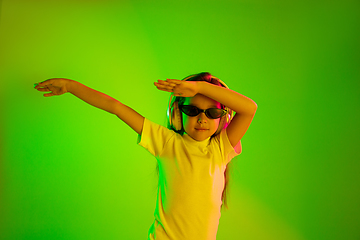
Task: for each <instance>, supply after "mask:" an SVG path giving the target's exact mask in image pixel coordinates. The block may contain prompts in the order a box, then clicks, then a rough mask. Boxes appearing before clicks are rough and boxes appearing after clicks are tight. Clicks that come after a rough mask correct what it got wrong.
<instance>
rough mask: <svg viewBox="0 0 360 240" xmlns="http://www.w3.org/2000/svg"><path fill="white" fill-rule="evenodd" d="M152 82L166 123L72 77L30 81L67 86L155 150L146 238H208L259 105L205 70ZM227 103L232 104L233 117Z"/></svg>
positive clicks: (50, 87)
mask: <svg viewBox="0 0 360 240" xmlns="http://www.w3.org/2000/svg"><path fill="white" fill-rule="evenodd" d="M154 84H155V86H156V87H157V89H159V90H161V91H167V92H171V93H172V96H171V98H170V102H169V109H168V115H169V116H168V117H169V118H168V120H169V124H168V128H165V127H163V126H160V125H158V124H156V123H153V122H151V121H150V120H148V119H147V118H144V117H143V116H141V115H140V114H139V113H137V112H136V111H134V110H133V109H131V108H129V107H128V106H126V105H124V104H122V103H121V102H119V101H117V100H115V99H114V98H111V97H109V96H107V95H105V94H103V93H100V92H98V91H96V90H93V89H91V88H88V87H86V86H84V85H82V84H80V83H78V82H76V81H73V80H69V79H62V78H54V79H49V80H46V81H44V82H41V83H39V84H38V85H37V86H36V87H35V88H36V89H37V90H38V91H45V92H50V93H46V94H44V96H45V97H50V96H54V95H61V94H63V93H66V92H70V93H72V94H73V95H75V96H77V97H78V98H80V99H82V100H84V101H85V102H87V103H89V104H91V105H93V106H95V107H98V108H101V109H103V110H105V111H108V112H110V113H112V114H115V115H117V116H118V117H119V118H120V119H121V120H123V121H124V122H125V123H126V124H128V125H129V126H130V127H131V128H132V129H134V130H135V131H136V132H137V133H138V135H139V140H138V143H139V144H140V145H141V146H143V147H144V148H146V149H147V150H148V151H149V152H150V153H151V154H152V155H154V156H155V157H156V159H157V162H158V170H159V184H158V194H157V203H156V209H155V213H154V216H155V220H154V223H153V224H152V226H151V228H150V230H149V235H148V239H160V240H170V239H172V240H214V239H216V233H217V229H218V225H219V219H220V208H221V205H222V200H225V199H223V197H224V194H223V193H225V191H224V186H225V183H226V177H225V174H224V173H225V172H226V167H227V164H228V163H229V162H230V160H231V159H232V158H233V157H234V156H236V155H238V154H240V152H241V143H240V139H241V138H242V137H243V136H244V134H245V132H246V131H247V129H248V127H249V125H250V123H251V121H252V119H253V117H254V115H255V112H256V109H257V105H256V103H255V102H254V101H253V100H251V99H249V98H247V97H245V96H243V95H241V94H239V93H237V92H235V91H232V90H230V89H228V88H227V86H226V85H225V83H224V82H222V81H221V80H219V79H218V78H216V77H214V76H212V75H211V74H210V73H206V72H205V73H200V74H196V75H191V76H189V77H187V78H185V79H184V80H182V81H181V80H175V79H167V80H166V81H162V80H158V82H155V83H154ZM232 111H235V112H236V114H235V115H234V116H233V117H232Z"/></svg>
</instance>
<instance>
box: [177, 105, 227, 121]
mask: <svg viewBox="0 0 360 240" xmlns="http://www.w3.org/2000/svg"><path fill="white" fill-rule="evenodd" d="M184 106H185V107H193V108H196V109H197V114H196V115H193V116H192V115H188V114H187V113H185V112H184V111H183V107H184ZM179 109H180V111H181V112H183V113H184V114H185V115H187V116H190V117H196V116H197V115H199V114H200V113H202V112H203V113H205V115H206V116H207V117H208V118H210V119H218V118H221V117H223V116H224V115H225V114H226V113H227V111H226V110H225V109H222V108H208V109H200V108H198V107H196V106H194V105H179ZM210 109H217V110H222V114H221V115H220V117H217V118H213V117H211V116H210V115H209V114H208V113H209V110H210Z"/></svg>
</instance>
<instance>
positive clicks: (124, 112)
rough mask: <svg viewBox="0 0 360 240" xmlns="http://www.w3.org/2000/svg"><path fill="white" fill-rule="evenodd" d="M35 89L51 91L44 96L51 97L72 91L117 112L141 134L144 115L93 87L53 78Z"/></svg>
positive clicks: (102, 107)
mask: <svg viewBox="0 0 360 240" xmlns="http://www.w3.org/2000/svg"><path fill="white" fill-rule="evenodd" d="M35 89H37V90H38V91H41V92H50V93H45V94H44V97H51V96H55V95H61V94H64V93H66V92H70V93H72V94H73V95H75V96H76V97H78V98H80V99H81V100H83V101H85V102H87V103H89V104H90V105H92V106H94V107H97V108H100V109H103V110H105V111H107V112H109V113H112V114H115V115H116V116H118V117H119V118H120V119H121V120H123V121H124V122H125V123H126V124H127V125H129V126H130V127H131V128H132V129H134V130H135V132H137V133H138V134H141V132H142V127H143V124H144V117H143V116H141V115H140V114H139V113H137V112H136V111H135V110H133V109H132V108H130V107H128V106H126V105H124V104H122V103H121V102H119V101H118V100H116V99H114V98H112V97H110V96H108V95H106V94H104V93H101V92H98V91H96V90H94V89H91V88H89V87H87V86H85V85H83V84H81V83H79V82H76V81H73V80H70V79H65V78H52V79H49V80H46V81H44V82H41V83H39V84H38V85H36V86H35Z"/></svg>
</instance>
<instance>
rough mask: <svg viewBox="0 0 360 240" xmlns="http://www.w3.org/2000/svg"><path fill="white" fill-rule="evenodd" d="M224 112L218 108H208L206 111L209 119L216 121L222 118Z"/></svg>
mask: <svg viewBox="0 0 360 240" xmlns="http://www.w3.org/2000/svg"><path fill="white" fill-rule="evenodd" d="M224 114H225V110H223V109H219V108H210V109H208V110H207V115H208V117H209V118H212V119H216V118H220V117H222V116H224Z"/></svg>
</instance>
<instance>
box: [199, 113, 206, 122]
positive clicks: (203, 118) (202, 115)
mask: <svg viewBox="0 0 360 240" xmlns="http://www.w3.org/2000/svg"><path fill="white" fill-rule="evenodd" d="M206 122H207V117H206V115H205V113H203V112H202V113H200V115H199V118H198V123H206Z"/></svg>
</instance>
